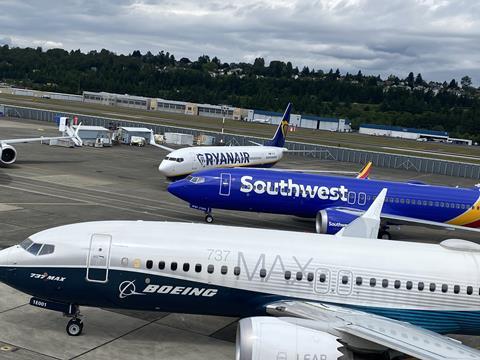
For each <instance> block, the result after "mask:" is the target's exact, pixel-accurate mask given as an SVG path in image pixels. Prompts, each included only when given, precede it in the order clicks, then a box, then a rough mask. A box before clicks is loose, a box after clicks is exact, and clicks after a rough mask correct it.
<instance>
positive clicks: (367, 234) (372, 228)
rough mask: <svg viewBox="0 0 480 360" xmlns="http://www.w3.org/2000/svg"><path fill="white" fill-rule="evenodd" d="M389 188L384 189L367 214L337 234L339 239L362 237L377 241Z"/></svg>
mask: <svg viewBox="0 0 480 360" xmlns="http://www.w3.org/2000/svg"><path fill="white" fill-rule="evenodd" d="M387 191H388V189H387V188H383V189H382V191H380V193H379V194H378V196H377V198H376V199H375V200H374V201H373V203H372V205H370V207H369V208H368V210H367V211H365V213H364V214H363V215H362V216H360V217H358V218H356V219H355V220H353V221H352V222H351V223H350V224H348V225H347V226H346V227H344V228H343V229H341V230H340V231H339V232H337V233H336V234H335V236H338V237H362V238H368V239H376V238H377V237H378V230H379V229H380V221H381V218H380V215H381V214H382V208H383V203H384V202H385V197H386V196H387Z"/></svg>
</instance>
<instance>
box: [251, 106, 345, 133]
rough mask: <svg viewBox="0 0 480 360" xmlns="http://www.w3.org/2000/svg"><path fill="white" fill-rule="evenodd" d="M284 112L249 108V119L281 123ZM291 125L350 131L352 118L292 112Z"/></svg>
mask: <svg viewBox="0 0 480 360" xmlns="http://www.w3.org/2000/svg"><path fill="white" fill-rule="evenodd" d="M282 116H283V113H278V112H272V111H263V110H248V116H247V121H252V122H261V123H268V124H274V125H276V124H279V123H280V121H281V120H282ZM290 125H291V126H295V127H300V128H307V129H316V130H328V131H340V132H350V131H352V129H351V127H350V120H346V119H337V118H327V117H320V116H312V115H300V114H290Z"/></svg>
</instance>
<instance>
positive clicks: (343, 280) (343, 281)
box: [342, 275, 348, 285]
mask: <svg viewBox="0 0 480 360" xmlns="http://www.w3.org/2000/svg"><path fill="white" fill-rule="evenodd" d="M342 284H343V285H347V284H348V276H346V275H343V276H342Z"/></svg>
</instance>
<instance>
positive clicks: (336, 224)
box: [315, 209, 358, 235]
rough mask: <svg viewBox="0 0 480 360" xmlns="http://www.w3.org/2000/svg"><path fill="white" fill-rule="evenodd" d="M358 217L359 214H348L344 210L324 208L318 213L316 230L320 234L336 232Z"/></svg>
mask: <svg viewBox="0 0 480 360" xmlns="http://www.w3.org/2000/svg"><path fill="white" fill-rule="evenodd" d="M356 218H358V215H354V214H347V213H345V212H343V211H338V210H329V209H324V210H320V211H319V212H318V213H317V216H316V218H315V230H316V231H317V233H319V234H332V235H333V234H336V233H337V232H339V231H340V230H341V229H342V228H344V227H345V226H347V225H348V224H350V223H351V222H352V221H353V220H355V219H356Z"/></svg>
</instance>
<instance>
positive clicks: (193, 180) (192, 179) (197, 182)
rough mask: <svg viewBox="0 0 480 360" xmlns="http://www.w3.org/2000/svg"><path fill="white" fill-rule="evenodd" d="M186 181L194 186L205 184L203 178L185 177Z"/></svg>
mask: <svg viewBox="0 0 480 360" xmlns="http://www.w3.org/2000/svg"><path fill="white" fill-rule="evenodd" d="M187 180H188V181H190V182H191V183H194V184H201V183H203V182H205V178H204V177H203V176H187Z"/></svg>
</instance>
